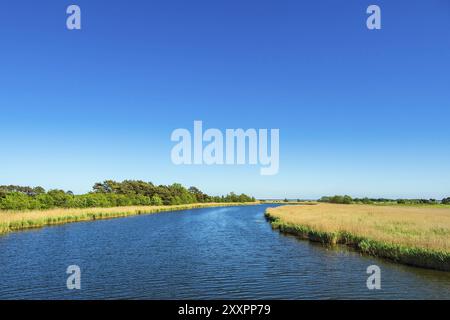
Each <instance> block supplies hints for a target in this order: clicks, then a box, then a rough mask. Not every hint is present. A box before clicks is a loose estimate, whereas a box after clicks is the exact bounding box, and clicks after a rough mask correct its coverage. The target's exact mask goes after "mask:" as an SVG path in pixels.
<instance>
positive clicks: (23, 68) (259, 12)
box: [0, 0, 450, 198]
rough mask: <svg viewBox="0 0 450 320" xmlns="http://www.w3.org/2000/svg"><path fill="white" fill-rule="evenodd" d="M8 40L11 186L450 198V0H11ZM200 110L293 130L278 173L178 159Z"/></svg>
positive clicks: (2, 80) (1, 19) (208, 119)
mask: <svg viewBox="0 0 450 320" xmlns="http://www.w3.org/2000/svg"><path fill="white" fill-rule="evenodd" d="M73 3H74V4H77V5H79V6H80V7H81V10H82V30H81V31H68V30H67V29H66V26H65V20H66V16H67V15H66V13H65V10H66V8H67V6H68V5H70V4H73ZM370 4H378V5H379V6H380V7H381V9H382V30H380V31H369V30H368V29H367V28H366V24H365V20H366V17H367V14H366V8H367V6H368V5H370ZM0 48H1V49H0V111H1V125H0V137H1V140H0V141H1V145H0V184H21V185H42V186H43V187H45V188H63V189H66V190H73V191H74V192H77V193H80V192H86V191H89V190H90V188H91V186H92V185H93V183H94V182H96V181H102V180H104V179H116V180H121V179H127V178H130V179H143V180H149V181H153V182H154V183H157V184H159V183H164V184H168V183H173V182H180V183H183V184H186V185H196V186H198V187H200V188H201V189H203V190H204V191H205V192H208V193H211V194H221V193H225V192H228V191H232V190H234V191H236V192H246V193H250V194H253V195H255V196H257V197H289V198H291V197H292V198H297V197H301V198H316V197H320V196H322V195H332V194H350V195H352V196H371V197H378V196H380V197H381V196H385V197H424V198H429V197H434V198H442V197H444V196H450V148H449V147H450V125H449V120H450V2H449V1H447V0H429V1H425V0H423V1H416V0H408V1H381V0H373V1H365V0H339V1H338V0H333V1H332V0H329V1H324V0H319V1H298V0H296V1H294V0H292V1H287V0H276V1H275V0H271V1H265V0H257V1H256V0H245V1H244V0H215V1H211V0H204V1H199V0H189V1H186V0H164V1H143V0H142V1H103V0H96V1H92V0H89V1H86V0H73V1H65V0H54V1H50V0H39V1H36V0H27V1H24V0H14V1H13V0H5V1H3V2H2V6H1V9H0ZM194 120H203V122H204V126H205V127H214V128H219V129H225V128H239V127H242V128H279V129H280V140H281V141H280V143H281V146H280V147H281V153H280V172H279V174H278V175H275V176H260V175H259V167H255V166H214V167H207V166H197V167H194V166H175V165H173V164H172V162H171V160H170V150H171V148H172V146H173V143H172V142H171V141H170V134H171V132H172V130H174V129H176V128H191V127H192V125H193V121H194Z"/></svg>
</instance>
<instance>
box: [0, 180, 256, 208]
mask: <svg viewBox="0 0 450 320" xmlns="http://www.w3.org/2000/svg"><path fill="white" fill-rule="evenodd" d="M254 201H255V198H254V197H251V196H248V195H246V194H240V195H237V194H235V193H234V192H231V193H229V194H227V195H226V196H210V195H208V194H206V193H203V192H202V191H201V190H200V189H198V188H196V187H190V188H186V187H184V186H182V185H181V184H179V183H174V184H171V185H154V184H153V183H151V182H145V181H141V180H124V181H122V182H117V181H114V180H106V181H103V182H98V183H95V184H94V186H93V187H92V191H91V192H89V193H86V194H81V195H75V194H74V193H73V192H71V191H64V190H59V189H53V190H49V191H46V190H45V189H44V188H42V187H29V186H14V185H9V186H0V209H2V210H35V209H52V208H92V207H119V206H135V205H157V206H159V205H178V204H190V203H210V202H254Z"/></svg>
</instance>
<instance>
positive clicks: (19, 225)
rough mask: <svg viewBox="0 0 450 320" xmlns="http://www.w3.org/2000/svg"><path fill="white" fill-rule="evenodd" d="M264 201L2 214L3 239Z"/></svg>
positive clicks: (0, 229)
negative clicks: (85, 224) (22, 233)
mask: <svg viewBox="0 0 450 320" xmlns="http://www.w3.org/2000/svg"><path fill="white" fill-rule="evenodd" d="M261 204H263V203H261V202H258V201H256V202H222V203H221V202H217V203H192V204H182V205H162V206H127V207H108V208H99V207H96V208H55V209H49V210H33V211H4V212H1V211H0V236H2V235H5V234H8V233H11V232H17V231H24V230H29V229H38V228H44V227H48V226H56V225H62V224H68V223H74V222H87V221H95V220H106V219H114V218H124V217H130V216H138V215H150V214H155V213H162V212H175V211H182V210H191V209H203V208H219V207H237V206H251V205H261Z"/></svg>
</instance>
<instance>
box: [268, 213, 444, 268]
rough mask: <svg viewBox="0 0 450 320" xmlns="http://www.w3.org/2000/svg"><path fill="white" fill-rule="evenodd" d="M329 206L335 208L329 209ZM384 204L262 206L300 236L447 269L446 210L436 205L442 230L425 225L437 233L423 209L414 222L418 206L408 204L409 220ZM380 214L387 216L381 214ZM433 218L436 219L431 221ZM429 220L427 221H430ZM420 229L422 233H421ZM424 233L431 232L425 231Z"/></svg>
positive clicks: (270, 216)
mask: <svg viewBox="0 0 450 320" xmlns="http://www.w3.org/2000/svg"><path fill="white" fill-rule="evenodd" d="M333 206H335V207H334V208H333ZM383 208H385V207H374V206H361V205H355V206H349V205H347V206H346V205H317V206H316V207H315V208H311V207H310V208H306V209H305V207H302V206H284V207H278V208H269V209H267V211H266V213H265V216H266V218H267V219H268V220H269V221H270V223H271V225H272V227H273V228H274V229H278V230H279V231H281V232H284V233H288V234H293V235H296V236H299V237H300V238H302V239H305V240H306V239H307V240H310V241H314V242H320V243H322V244H325V245H336V244H344V245H348V246H351V247H353V248H355V249H356V250H357V251H359V252H361V253H363V254H367V255H371V256H376V257H380V258H385V259H389V260H391V261H394V262H397V263H401V264H406V265H411V266H415V267H422V268H428V269H436V270H441V271H450V250H449V247H448V246H449V243H450V237H448V233H449V232H450V229H448V223H449V221H450V211H445V213H443V209H437V210H438V212H437V213H436V214H437V216H438V218H439V219H442V220H445V221H442V220H441V221H442V224H441V225H442V227H441V229H436V228H430V230H436V234H437V235H435V234H431V233H432V231H427V230H426V229H425V227H428V226H426V224H427V221H426V220H427V219H432V218H434V217H430V215H432V214H433V213H430V212H429V211H426V212H425V211H424V213H423V214H424V215H423V216H422V219H423V220H422V221H417V225H416V224H414V223H415V222H413V220H414V219H417V217H416V216H414V214H415V215H418V216H420V212H419V210H420V209H419V208H412V209H407V210H410V211H411V212H412V213H411V214H412V215H413V218H410V219H409V220H408V218H405V217H404V216H403V217H401V215H402V214H403V213H404V212H399V215H398V216H396V215H395V214H394V215H393V214H392V212H395V210H396V209H395V207H394V208H390V209H389V210H388V211H387V212H383V211H382V210H383ZM345 210H347V211H348V212H349V214H348V217H350V216H352V215H353V216H352V217H351V219H353V220H350V218H348V217H347V216H344V215H343V213H342V212H345ZM397 210H398V209H397ZM403 210H405V209H403ZM433 210H435V209H433ZM445 210H446V209H445ZM364 213H366V214H367V217H365V216H364ZM384 213H386V215H388V214H389V215H391V216H389V218H386V217H385V216H384V215H383V214H384ZM426 215H428V217H427V216H426ZM447 215H448V216H447ZM442 217H444V219H443V218H442ZM365 219H366V220H365ZM387 219H389V220H387ZM352 223H354V225H352ZM433 223H434V224H436V222H435V221H433ZM429 224H430V225H432V223H429ZM423 225H425V226H423ZM402 228H403V229H402ZM375 229H376V230H375ZM422 229H423V230H422ZM374 230H375V231H374ZM439 230H440V231H439ZM377 232H378V233H377ZM420 232H422V233H424V234H423V235H422V234H420ZM426 232H429V233H430V234H429V235H426V234H425V233H426ZM439 232H441V234H439ZM389 233H392V234H389ZM401 233H403V234H401ZM442 239H444V240H442Z"/></svg>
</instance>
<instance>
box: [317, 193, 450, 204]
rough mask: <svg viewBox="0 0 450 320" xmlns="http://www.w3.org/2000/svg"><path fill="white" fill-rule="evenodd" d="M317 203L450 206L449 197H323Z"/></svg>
mask: <svg viewBox="0 0 450 320" xmlns="http://www.w3.org/2000/svg"><path fill="white" fill-rule="evenodd" d="M318 201H319V202H328V203H338V204H352V203H362V204H376V203H392V204H394V203H395V204H450V197H448V198H444V199H442V200H440V201H439V200H436V199H386V198H352V197H350V196H347V195H345V196H340V195H336V196H325V197H322V198H320V199H319V200H318Z"/></svg>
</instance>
